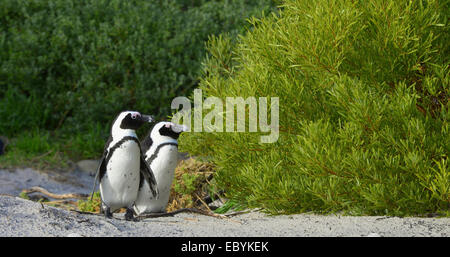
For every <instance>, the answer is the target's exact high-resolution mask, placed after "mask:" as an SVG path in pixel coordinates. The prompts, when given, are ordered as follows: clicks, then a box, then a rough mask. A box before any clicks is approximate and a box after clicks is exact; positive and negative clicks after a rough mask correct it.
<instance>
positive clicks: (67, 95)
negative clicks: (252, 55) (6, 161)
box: [0, 0, 273, 157]
mask: <svg viewBox="0 0 450 257" xmlns="http://www.w3.org/2000/svg"><path fill="white" fill-rule="evenodd" d="M272 5H273V4H272V3H271V1H268V0H265V1H239V0H227V1H225V0H223V1H207V0H197V1H186V0H171V1H147V0H132V1H121V0H112V1H109V0H108V1H106V0H87V1H76V0H56V1H54V0H51V1H50V0H3V1H0V99H1V101H0V135H7V136H9V137H15V136H17V135H18V134H20V133H26V132H23V131H29V130H32V129H41V130H50V131H58V133H57V134H56V135H57V136H60V137H61V138H62V139H67V140H73V141H74V142H72V143H75V144H77V142H78V141H80V140H81V141H83V142H87V144H84V145H81V149H75V150H77V152H76V154H81V155H84V156H91V157H92V155H99V154H100V153H101V149H102V147H103V143H104V140H105V138H106V135H107V134H108V132H109V125H110V123H111V122H112V119H113V117H114V116H115V115H117V113H119V112H120V111H122V110H125V109H134V110H139V111H141V112H143V113H148V114H153V115H155V116H157V117H165V116H166V115H168V114H169V111H170V102H171V100H172V99H173V98H174V97H175V96H179V95H186V94H188V93H189V92H190V90H191V89H192V88H193V87H194V86H196V85H197V83H198V78H197V77H198V75H199V72H200V63H201V60H202V59H203V57H204V55H205V49H204V42H205V41H206V40H207V38H208V36H209V35H211V34H218V33H221V32H228V33H231V34H232V35H234V36H235V35H237V34H238V33H240V32H241V31H243V30H244V29H245V27H248V23H247V22H246V21H245V19H246V18H247V17H250V16H252V15H259V14H260V13H261V12H262V11H264V10H266V11H267V10H269V9H270V8H271V6H272ZM87 134H91V135H87ZM78 150H79V151H78Z"/></svg>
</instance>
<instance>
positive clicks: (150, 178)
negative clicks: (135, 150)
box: [140, 154, 159, 199]
mask: <svg viewBox="0 0 450 257" xmlns="http://www.w3.org/2000/svg"><path fill="white" fill-rule="evenodd" d="M140 166H141V170H140V172H141V175H142V176H143V177H144V179H145V180H147V182H148V185H149V186H150V190H151V191H152V194H153V196H154V197H155V198H156V199H158V196H159V191H158V187H157V184H156V178H155V174H154V173H153V170H152V168H150V166H149V165H148V163H147V162H146V161H145V160H144V157H143V156H142V154H141V165H140Z"/></svg>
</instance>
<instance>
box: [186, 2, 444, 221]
mask: <svg viewBox="0 0 450 257" xmlns="http://www.w3.org/2000/svg"><path fill="white" fill-rule="evenodd" d="M448 10H449V2H448V1H439V0H423V1H409V0H399V1H382V0H364V1H350V0H317V1H307V0H297V1H293V0H289V1H285V2H284V3H283V4H282V10H281V11H280V13H279V15H278V16H277V15H272V16H270V17H264V18H261V19H253V20H252V24H253V25H254V26H255V27H256V29H254V30H253V31H249V32H248V33H247V34H246V35H245V36H244V37H242V40H241V41H239V42H238V43H236V44H233V43H232V41H231V40H230V39H229V38H227V37H213V38H212V39H211V40H210V43H209V45H208V48H209V49H208V50H209V52H210V53H211V57H210V58H208V59H207V61H206V62H205V66H204V69H203V72H204V76H203V78H202V80H201V82H200V88H201V89H202V90H203V96H204V97H207V96H217V97H219V98H221V99H225V97H233V96H241V97H244V98H246V97H249V96H260V97H274V96H277V97H279V103H280V106H279V108H280V115H279V116H280V136H279V139H278V141H277V142H276V143H273V144H262V143H260V141H259V139H260V136H261V135H263V134H264V133H186V134H183V135H182V136H181V138H180V147H181V149H182V150H184V151H189V152H190V153H191V154H195V155H203V156H207V157H210V158H212V160H213V161H214V163H215V164H216V165H217V167H218V171H217V174H216V176H215V178H216V180H217V183H218V185H219V186H221V187H222V188H224V189H225V190H226V192H227V196H228V197H230V198H231V199H233V200H235V201H237V202H239V203H240V204H245V205H246V206H248V207H264V208H265V210H266V211H267V212H270V213H273V214H280V213H299V212H307V211H314V212H319V213H329V212H343V213H346V214H353V215H399V216H403V215H417V214H424V213H435V212H438V213H444V214H446V215H448V214H449V213H448V210H449V206H450V173H449V171H448V159H447V158H448V153H449V150H450V136H449V133H448V118H449V112H448V97H449V67H450V61H449V59H448V58H449V56H450V52H449V46H450V45H449V44H448V42H450V38H449V35H450V33H449V27H448V17H449V16H448V15H449V12H448Z"/></svg>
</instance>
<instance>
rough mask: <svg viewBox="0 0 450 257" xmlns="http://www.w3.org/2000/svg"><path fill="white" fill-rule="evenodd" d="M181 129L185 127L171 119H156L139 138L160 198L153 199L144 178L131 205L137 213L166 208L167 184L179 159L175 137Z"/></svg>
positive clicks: (159, 210) (182, 130) (185, 129)
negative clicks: (165, 120)
mask: <svg viewBox="0 0 450 257" xmlns="http://www.w3.org/2000/svg"><path fill="white" fill-rule="evenodd" d="M184 131H187V127H186V126H184V125H177V124H175V123H172V122H159V123H157V124H156V125H155V126H154V127H153V129H152V130H151V132H150V133H149V135H147V136H146V137H145V139H144V140H143V141H142V142H141V145H142V148H143V149H142V151H143V152H144V153H145V160H146V161H147V163H148V164H149V165H150V168H151V169H152V170H153V172H154V174H155V177H156V182H157V185H158V191H159V199H155V198H154V197H153V196H152V194H151V193H150V190H149V186H148V184H147V182H146V181H144V185H143V186H142V187H141V188H140V189H139V193H138V198H137V200H136V202H135V205H134V211H135V212H136V213H137V214H138V215H140V214H142V213H149V212H151V213H155V212H156V213H161V212H165V211H166V207H167V203H168V201H169V195H170V187H171V185H172V180H173V177H174V174H175V167H176V166H177V162H178V142H177V139H178V137H179V135H180V134H181V133H182V132H184Z"/></svg>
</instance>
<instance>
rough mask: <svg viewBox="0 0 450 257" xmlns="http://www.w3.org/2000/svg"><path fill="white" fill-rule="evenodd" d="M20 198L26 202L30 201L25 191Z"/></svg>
mask: <svg viewBox="0 0 450 257" xmlns="http://www.w3.org/2000/svg"><path fill="white" fill-rule="evenodd" d="M19 197H20V198H22V199H25V200H30V197H29V196H28V194H27V193H25V192H23V191H22V192H20V194H19Z"/></svg>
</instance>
